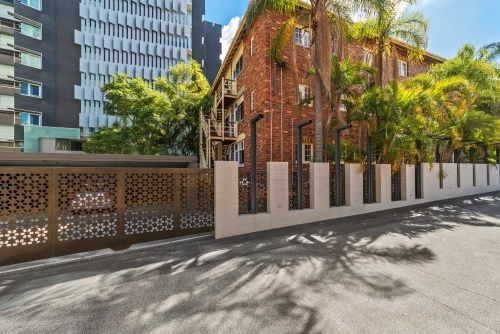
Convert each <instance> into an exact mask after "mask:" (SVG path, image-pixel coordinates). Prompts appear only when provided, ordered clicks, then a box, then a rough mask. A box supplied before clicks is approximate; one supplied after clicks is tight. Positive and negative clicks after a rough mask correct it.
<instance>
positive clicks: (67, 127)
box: [0, 0, 222, 152]
mask: <svg viewBox="0 0 500 334" xmlns="http://www.w3.org/2000/svg"><path fill="white" fill-rule="evenodd" d="M0 8H1V11H0V14H1V20H2V22H1V28H2V29H0V34H1V35H0V64H1V66H2V67H1V68H0V70H1V74H2V76H1V79H2V86H3V85H4V83H5V84H7V86H8V87H2V88H1V89H0V94H1V95H0V107H1V109H2V111H3V112H2V113H1V114H0V141H1V142H2V143H1V145H0V146H1V147H2V148H4V150H10V151H21V150H23V151H25V152H64V151H79V150H80V146H81V142H82V141H83V140H85V138H86V137H87V136H88V135H89V134H90V133H92V132H93V131H95V130H96V129H98V128H99V127H102V126H106V125H111V124H112V123H113V122H114V121H115V119H114V117H112V116H107V115H105V114H104V112H103V105H104V96H103V94H102V93H101V91H100V86H101V85H102V84H103V83H105V82H107V81H109V80H110V78H111V77H112V75H114V74H115V73H117V72H122V73H126V74H127V75H128V76H129V77H141V78H144V79H145V80H147V81H149V82H152V81H153V80H154V79H156V78H158V77H160V76H165V75H167V70H168V68H169V67H170V66H172V65H175V64H177V63H179V62H185V61H188V60H190V59H195V60H197V61H198V62H199V63H200V64H201V65H202V68H203V71H204V73H205V75H206V76H207V78H208V79H209V81H210V83H212V82H213V80H214V79H215V76H216V74H217V72H218V70H219V67H220V63H221V61H220V53H221V45H220V36H221V29H222V27H221V26H220V25H217V24H213V23H210V22H205V21H204V10H205V1H204V0H192V1H191V0H81V1H79V0H57V1H55V0H20V1H18V0H16V1H12V0H11V1H6V0H0ZM9 85H10V86H9ZM4 91H5V93H6V94H4ZM7 93H8V94H7ZM4 96H6V98H4ZM4 101H5V102H4ZM4 133H5V135H4Z"/></svg>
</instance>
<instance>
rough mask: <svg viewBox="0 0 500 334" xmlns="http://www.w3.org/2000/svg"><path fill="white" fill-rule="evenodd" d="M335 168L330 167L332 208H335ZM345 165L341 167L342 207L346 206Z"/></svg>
mask: <svg viewBox="0 0 500 334" xmlns="http://www.w3.org/2000/svg"><path fill="white" fill-rule="evenodd" d="M336 196H337V193H336V192H335V166H334V165H330V206H335V202H336ZM345 203H346V202H345V165H340V205H342V206H343V205H345Z"/></svg>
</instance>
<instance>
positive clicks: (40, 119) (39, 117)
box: [19, 111, 42, 126]
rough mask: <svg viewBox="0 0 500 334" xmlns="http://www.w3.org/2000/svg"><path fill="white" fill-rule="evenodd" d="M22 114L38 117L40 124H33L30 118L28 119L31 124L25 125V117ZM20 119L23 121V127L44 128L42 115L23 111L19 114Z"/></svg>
mask: <svg viewBox="0 0 500 334" xmlns="http://www.w3.org/2000/svg"><path fill="white" fill-rule="evenodd" d="M22 114H28V115H29V116H38V123H39V124H31V118H30V117H28V121H29V124H23V115H22ZM19 118H20V120H21V126H42V114H41V113H36V112H28V111H21V112H20V114H19Z"/></svg>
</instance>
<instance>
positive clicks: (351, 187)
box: [215, 161, 500, 238]
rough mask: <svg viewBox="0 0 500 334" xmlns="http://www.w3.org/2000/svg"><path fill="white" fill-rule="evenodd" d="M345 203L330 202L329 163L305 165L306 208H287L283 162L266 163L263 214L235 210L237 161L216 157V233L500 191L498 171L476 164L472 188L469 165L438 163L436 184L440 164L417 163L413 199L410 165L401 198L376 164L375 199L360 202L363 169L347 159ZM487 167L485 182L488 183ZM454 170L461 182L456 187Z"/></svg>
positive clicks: (229, 233)
mask: <svg viewBox="0 0 500 334" xmlns="http://www.w3.org/2000/svg"><path fill="white" fill-rule="evenodd" d="M345 166H346V167H345V168H346V173H345V175H346V206H341V207H330V205H329V203H330V201H329V196H330V190H329V185H330V180H329V164H328V163H311V164H310V182H311V185H310V187H311V197H310V200H311V209H304V210H293V211H291V210H289V209H288V163H286V162H268V163H267V194H268V198H267V201H268V202H267V208H268V212H267V213H259V214H256V215H251V214H248V215H239V214H238V170H239V169H238V163H237V162H234V161H216V162H215V237H216V238H225V237H230V236H235V235H241V234H246V233H252V232H257V231H264V230H270V229H274V228H281V227H286V226H293V225H297V224H306V223H311V222H316V221H322V220H328V219H332V218H339V217H348V216H354V215H359V214H363V213H370V212H375V211H382V210H387V209H392V208H399V207H405V206H410V205H415V204H420V203H427V202H432V201H438V200H443V199H448V198H454V197H460V196H467V195H473V194H481V193H488V192H493V191H500V171H499V170H498V169H497V168H496V167H495V166H486V165H483V164H481V165H480V164H477V165H476V187H474V186H473V183H472V180H473V165H469V164H459V165H457V164H442V168H443V170H445V171H446V174H447V177H446V178H445V179H444V180H443V188H441V187H440V180H439V179H440V177H439V164H435V165H434V166H433V168H432V169H431V168H430V165H429V164H422V197H423V198H421V199H416V198H415V166H409V165H403V167H402V170H401V182H402V186H401V198H402V200H401V201H395V202H393V201H391V166H390V165H376V199H377V203H373V204H364V203H363V174H362V170H361V166H360V165H359V164H346V165H345ZM488 169H489V174H490V185H489V186H488V185H487V175H488V172H487V171H488ZM458 171H460V183H461V186H460V187H457V184H458V183H457V179H458V174H459V173H458Z"/></svg>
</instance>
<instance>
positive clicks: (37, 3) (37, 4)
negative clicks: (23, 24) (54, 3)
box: [30, 0, 40, 9]
mask: <svg viewBox="0 0 500 334" xmlns="http://www.w3.org/2000/svg"><path fill="white" fill-rule="evenodd" d="M30 5H31V7H35V8H36V9H40V0H30Z"/></svg>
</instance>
